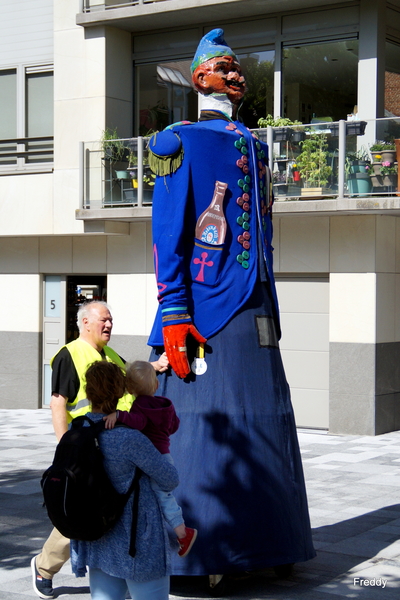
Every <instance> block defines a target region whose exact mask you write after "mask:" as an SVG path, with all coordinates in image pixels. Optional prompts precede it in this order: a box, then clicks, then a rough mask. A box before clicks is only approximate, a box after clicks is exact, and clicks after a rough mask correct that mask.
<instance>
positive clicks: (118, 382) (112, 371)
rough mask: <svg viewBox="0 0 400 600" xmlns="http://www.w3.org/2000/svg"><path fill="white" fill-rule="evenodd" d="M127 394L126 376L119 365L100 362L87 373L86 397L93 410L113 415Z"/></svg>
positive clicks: (94, 364) (92, 365)
mask: <svg viewBox="0 0 400 600" xmlns="http://www.w3.org/2000/svg"><path fill="white" fill-rule="evenodd" d="M124 393H125V374H124V372H123V371H122V369H120V368H119V367H118V365H116V364H114V363H112V362H107V361H106V360H99V361H96V362H94V363H93V364H91V365H90V366H89V368H88V370H87V371H86V397H87V399H88V400H89V401H90V403H91V405H92V408H95V409H96V410H98V411H100V412H102V413H105V414H106V415H109V414H111V413H112V412H114V411H115V410H116V408H117V404H118V400H119V399H120V398H121V397H122V396H123V395H124Z"/></svg>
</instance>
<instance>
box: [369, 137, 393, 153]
mask: <svg viewBox="0 0 400 600" xmlns="http://www.w3.org/2000/svg"><path fill="white" fill-rule="evenodd" d="M394 149H395V145H394V142H385V141H384V140H377V141H376V142H375V144H372V146H371V147H370V151H371V152H382V151H383V150H394Z"/></svg>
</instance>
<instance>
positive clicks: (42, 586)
mask: <svg viewBox="0 0 400 600" xmlns="http://www.w3.org/2000/svg"><path fill="white" fill-rule="evenodd" d="M36 558H37V557H36V556H34V557H33V558H32V560H31V569H32V583H33V589H34V590H35V592H36V594H37V595H38V596H39V598H54V590H53V582H52V580H51V579H45V578H44V577H42V576H41V574H40V573H39V571H38V570H37V568H36Z"/></svg>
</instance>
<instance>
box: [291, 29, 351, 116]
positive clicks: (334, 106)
mask: <svg viewBox="0 0 400 600" xmlns="http://www.w3.org/2000/svg"><path fill="white" fill-rule="evenodd" d="M282 63H283V64H282V84H283V94H282V96H283V106H282V114H283V116H285V117H288V118H289V119H292V120H293V121H294V120H299V121H302V122H303V123H310V122H311V120H312V118H313V117H318V118H326V120H332V121H339V120H340V119H346V118H347V115H348V114H349V113H352V112H353V109H354V106H355V105H356V104H357V69H358V41H357V40H355V39H354V40H347V41H334V42H324V43H315V44H309V45H296V46H292V47H286V48H284V49H283V61H282Z"/></svg>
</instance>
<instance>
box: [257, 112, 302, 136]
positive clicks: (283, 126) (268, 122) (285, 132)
mask: <svg viewBox="0 0 400 600" xmlns="http://www.w3.org/2000/svg"><path fill="white" fill-rule="evenodd" d="M257 125H258V126H259V127H260V128H261V129H262V128H264V127H268V126H271V127H274V134H273V135H274V137H273V140H274V142H286V141H289V140H290V139H291V138H292V136H293V133H294V132H293V129H292V127H291V126H292V125H302V123H301V121H292V120H291V119H288V118H287V117H273V116H272V115H267V116H266V117H265V118H264V117H261V119H258V121H257Z"/></svg>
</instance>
